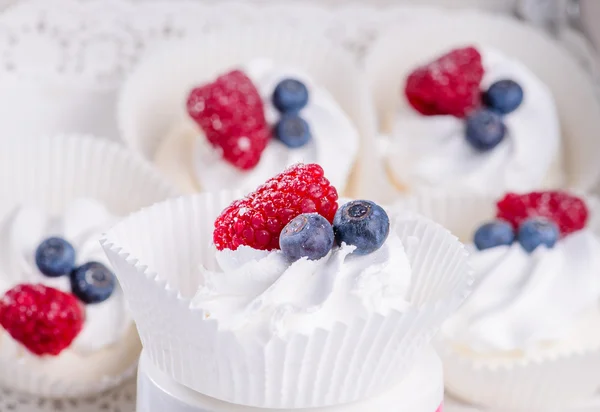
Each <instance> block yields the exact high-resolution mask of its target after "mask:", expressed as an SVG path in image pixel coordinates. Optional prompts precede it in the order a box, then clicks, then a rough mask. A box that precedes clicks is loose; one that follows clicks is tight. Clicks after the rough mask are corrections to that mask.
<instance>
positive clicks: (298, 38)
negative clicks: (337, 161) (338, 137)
mask: <svg viewBox="0 0 600 412" xmlns="http://www.w3.org/2000/svg"><path fill="white" fill-rule="evenodd" d="M254 59H270V60H273V61H274V62H275V63H276V64H281V65H282V66H284V67H291V68H294V69H297V70H301V71H303V72H305V73H307V74H308V75H309V76H310V77H311V78H312V79H313V80H314V82H315V84H318V85H319V86H321V87H323V88H325V89H326V90H327V91H328V92H329V93H330V94H331V96H332V97H333V98H334V99H335V101H336V102H337V103H338V104H339V105H340V107H341V108H342V110H343V111H344V112H345V113H346V114H347V115H348V117H349V118H350V120H351V121H352V123H353V124H354V126H355V127H356V128H357V130H358V133H359V136H360V138H361V142H360V150H359V153H358V154H359V155H362V154H363V153H364V152H365V151H368V150H370V149H371V147H373V146H374V145H373V144H372V141H373V139H374V135H375V130H376V124H375V123H376V122H375V112H374V109H373V106H372V104H371V100H370V99H371V95H370V93H369V90H368V85H367V81H366V79H365V77H364V74H363V72H362V71H361V70H360V69H359V67H358V65H357V62H356V61H355V60H354V59H353V57H352V55H351V54H350V53H348V52H346V51H344V50H342V49H340V48H339V46H336V45H334V44H333V43H332V42H330V41H329V40H327V39H324V38H323V37H319V36H316V35H315V34H314V33H312V32H311V31H309V30H308V29H307V28H301V27H295V28H293V29H291V28H290V27H283V26H281V25H279V26H278V25H277V24H276V23H275V22H273V24H269V25H268V26H263V27H258V26H255V27H245V28H239V29H235V30H233V29H225V30H213V31H211V32H210V33H207V34H204V35H203V36H202V37H201V38H190V39H186V40H185V41H178V42H173V43H169V44H167V45H166V46H165V47H163V48H161V49H159V50H156V51H155V52H154V53H152V54H150V55H149V56H148V57H147V58H146V59H145V60H144V61H143V62H142V63H141V64H140V65H139V66H138V67H137V69H136V70H135V71H134V72H133V73H132V74H131V76H130V77H129V78H128V79H127V81H126V82H125V84H124V87H123V89H122V92H121V95H120V98H119V104H118V122H119V127H120V129H121V134H122V136H123V139H124V140H125V142H126V144H128V145H129V146H130V147H132V148H133V149H135V150H137V151H139V152H141V153H142V154H143V155H144V156H145V157H147V158H148V159H154V156H155V152H156V150H157V148H158V146H159V144H160V142H161V140H162V139H164V138H165V137H166V136H167V135H168V133H169V131H170V130H171V129H172V127H173V126H174V125H175V124H176V122H178V121H181V119H183V118H184V117H185V116H186V115H187V114H186V108H185V103H186V101H187V95H188V94H189V92H190V90H191V89H192V88H193V87H196V86H198V85H199V84H202V83H205V82H210V81H212V80H214V79H215V78H216V77H217V76H218V75H221V74H223V73H225V72H226V71H228V70H231V69H233V68H236V67H239V66H240V65H241V64H244V63H248V62H249V61H251V60H254ZM157 79H161V80H160V81H157ZM331 155H332V156H333V155H335V153H331ZM361 165H362V166H364V165H363V162H362V159H360V158H359V159H358V160H357V164H356V166H355V168H354V171H353V176H351V179H350V181H349V183H348V185H347V186H346V190H344V191H343V192H344V193H347V194H353V193H356V191H357V190H359V188H360V186H361V185H362V184H363V182H362V181H359V180H357V179H358V177H360V176H361V170H362V169H360V167H361ZM252 189H253V188H252ZM338 189H340V190H341V189H342V188H341V187H339V188H338Z"/></svg>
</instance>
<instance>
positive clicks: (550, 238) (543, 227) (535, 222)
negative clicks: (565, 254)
mask: <svg viewBox="0 0 600 412" xmlns="http://www.w3.org/2000/svg"><path fill="white" fill-rule="evenodd" d="M558 237H559V232H558V226H557V225H556V223H554V222H553V221H551V220H549V219H546V218H545V217H530V218H528V219H526V220H524V221H523V222H522V223H521V225H520V226H519V233H518V239H519V243H520V244H521V246H523V249H525V250H526V251H527V252H529V253H531V252H533V251H534V250H535V249H536V248H537V247H538V246H541V245H544V246H546V247H547V248H552V247H554V245H555V244H556V241H557V240H558Z"/></svg>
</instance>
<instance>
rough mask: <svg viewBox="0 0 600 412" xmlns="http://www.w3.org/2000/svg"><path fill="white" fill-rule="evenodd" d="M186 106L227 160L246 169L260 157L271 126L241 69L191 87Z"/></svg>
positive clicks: (260, 101) (269, 135)
mask: <svg viewBox="0 0 600 412" xmlns="http://www.w3.org/2000/svg"><path fill="white" fill-rule="evenodd" d="M187 110H188V114H189V115H190V117H191V118H192V119H194V121H195V122H196V123H198V125H199V126H200V127H201V128H202V130H203V131H204V134H205V135H206V138H207V139H208V141H209V142H210V143H211V144H212V145H213V146H215V147H217V148H219V149H220V150H221V151H222V154H223V158H224V159H225V160H227V161H228V162H229V163H231V164H232V165H234V166H235V167H237V168H239V169H242V170H248V169H252V168H253V167H254V166H256V165H257V163H258V162H259V161H260V156H261V154H262V152H263V150H265V147H267V143H268V142H269V139H270V138H271V129H270V127H269V125H268V123H267V120H266V119H265V112H264V107H263V101H262V99H261V97H260V94H259V93H258V90H257V89H256V87H255V86H254V84H253V83H252V81H251V80H250V79H249V78H248V76H246V75H245V74H244V73H243V72H241V71H239V70H234V71H232V72H229V73H227V74H224V75H222V76H219V77H218V78H217V79H216V80H215V81H214V82H213V83H209V84H206V85H204V86H201V87H197V88H195V89H193V90H192V91H191V93H190V95H189V97H188V101H187Z"/></svg>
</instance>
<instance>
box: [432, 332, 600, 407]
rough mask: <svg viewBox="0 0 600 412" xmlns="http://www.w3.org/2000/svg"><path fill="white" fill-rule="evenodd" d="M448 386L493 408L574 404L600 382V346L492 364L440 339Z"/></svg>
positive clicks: (452, 391) (455, 393)
mask: <svg viewBox="0 0 600 412" xmlns="http://www.w3.org/2000/svg"><path fill="white" fill-rule="evenodd" d="M439 346H440V349H439V350H438V353H439V354H440V357H441V358H442V362H443V363H444V375H445V377H444V381H445V384H446V390H447V391H448V392H450V393H451V394H452V395H454V396H456V397H458V398H461V399H463V400H465V401H468V402H470V403H473V404H476V405H482V406H485V407H489V408H494V410H502V411H504V410H510V411H521V412H529V411H538V410H541V411H543V410H570V408H571V407H573V406H575V405H576V404H577V403H578V402H581V401H582V400H586V399H590V398H591V397H592V396H593V395H594V393H596V391H597V390H598V388H599V387H600V373H598V371H599V370H600V347H599V348H598V349H596V350H588V351H580V352H573V353H571V354H563V355H559V356H556V357H548V358H547V359H544V360H539V361H525V360H523V361H519V360H518V359H515V361H514V362H507V363H506V364H502V365H492V364H491V363H490V362H484V361H477V360H475V359H474V358H473V357H469V356H466V355H465V354H461V353H459V352H456V351H453V350H452V349H450V348H448V347H447V346H446V345H444V342H440V345H439Z"/></svg>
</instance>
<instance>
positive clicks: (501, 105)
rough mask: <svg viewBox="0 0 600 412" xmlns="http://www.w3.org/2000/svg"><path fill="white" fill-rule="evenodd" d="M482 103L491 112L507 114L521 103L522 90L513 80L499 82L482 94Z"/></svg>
mask: <svg viewBox="0 0 600 412" xmlns="http://www.w3.org/2000/svg"><path fill="white" fill-rule="evenodd" d="M483 101H484V102H485V104H486V105H487V106H488V107H489V108H490V109H492V110H493V111H495V112H497V113H500V114H508V113H510V112H512V111H514V110H516V108H517V107H519V106H520V105H521V103H522V102H523V89H522V88H521V86H519V84H518V83H517V82H515V81H514V80H508V79H506V80H499V81H497V82H496V83H494V84H492V85H491V86H490V88H489V89H488V90H487V91H486V92H485V93H484V94H483Z"/></svg>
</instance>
